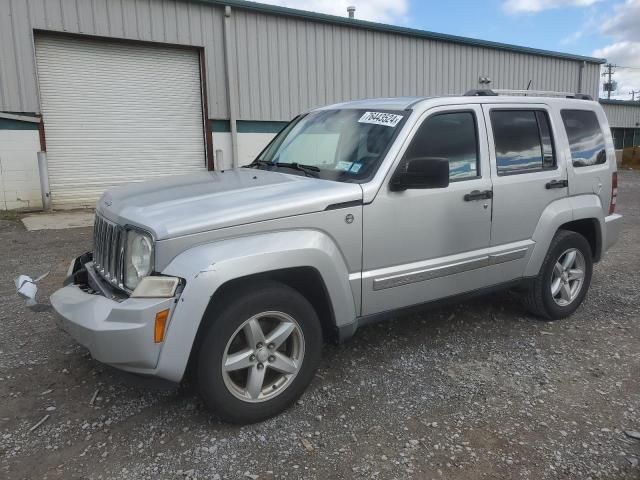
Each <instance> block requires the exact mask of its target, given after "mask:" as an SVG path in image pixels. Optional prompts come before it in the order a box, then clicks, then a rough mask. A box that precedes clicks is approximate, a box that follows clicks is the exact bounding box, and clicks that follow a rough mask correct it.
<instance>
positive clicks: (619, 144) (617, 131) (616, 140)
mask: <svg viewBox="0 0 640 480" xmlns="http://www.w3.org/2000/svg"><path fill="white" fill-rule="evenodd" d="M611 136H612V137H613V146H614V147H615V149H616V150H620V149H622V148H623V146H624V128H612V129H611Z"/></svg>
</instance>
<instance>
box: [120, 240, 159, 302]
mask: <svg viewBox="0 0 640 480" xmlns="http://www.w3.org/2000/svg"><path fill="white" fill-rule="evenodd" d="M152 258H153V240H152V239H151V237H150V236H149V235H148V234H146V233H143V232H141V231H139V230H128V231H127V244H126V247H125V265H124V286H125V287H127V288H128V289H129V290H134V289H135V288H136V287H137V286H138V283H140V280H142V279H143V278H144V277H146V276H147V275H149V274H150V273H151V270H152V268H153V265H152Z"/></svg>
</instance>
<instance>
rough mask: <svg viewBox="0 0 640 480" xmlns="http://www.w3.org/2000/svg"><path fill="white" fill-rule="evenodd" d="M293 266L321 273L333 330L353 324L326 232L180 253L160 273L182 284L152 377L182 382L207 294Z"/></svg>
mask: <svg viewBox="0 0 640 480" xmlns="http://www.w3.org/2000/svg"><path fill="white" fill-rule="evenodd" d="M293 267H313V268H315V269H316V270H317V271H318V272H319V273H320V275H321V277H322V279H323V281H324V283H325V286H326V288H327V292H328V294H329V298H330V301H331V304H332V307H333V312H334V316H335V321H336V326H338V327H339V326H341V325H344V324H347V323H352V322H353V321H354V319H355V317H356V305H355V303H354V297H353V295H352V292H351V287H350V286H349V272H348V269H347V266H346V262H345V260H344V257H343V256H342V253H341V252H340V249H339V248H338V246H337V245H336V244H335V242H334V241H333V240H332V239H331V238H330V237H329V236H328V235H326V234H325V233H323V232H321V231H317V230H292V231H280V232H271V233H265V234H257V235H250V236H247V237H240V238H231V239H227V240H221V241H218V242H214V243H210V244H206V245H199V246H196V247H193V248H191V249H189V250H186V251H185V252H183V253H181V254H180V255H178V256H177V257H176V258H174V259H173V260H172V261H171V263H170V264H169V265H168V266H167V267H166V268H165V269H164V271H163V272H162V273H164V274H166V275H172V276H176V277H182V278H184V279H185V280H186V286H185V288H184V290H183V291H182V294H181V296H180V298H179V300H178V303H177V305H176V308H175V311H174V313H173V315H172V317H171V321H170V324H169V326H168V329H167V333H166V337H165V341H164V344H163V347H162V350H161V352H160V359H159V361H158V365H157V368H156V374H157V375H158V376H160V377H163V378H167V379H170V380H174V381H180V380H181V379H182V376H183V375H184V371H185V369H186V367H187V362H188V360H189V355H190V354H191V348H192V346H193V343H194V340H195V337H196V333H197V331H198V327H199V326H200V322H201V320H202V318H203V315H204V312H205V310H206V308H207V306H208V304H209V301H210V299H211V296H212V295H213V294H214V293H215V292H216V290H217V289H218V288H220V286H222V285H223V284H225V283H226V282H228V281H230V280H234V279H237V278H241V277H245V276H247V275H253V274H256V273H264V272H268V271H273V270H279V269H284V268H293Z"/></svg>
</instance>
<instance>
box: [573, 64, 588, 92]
mask: <svg viewBox="0 0 640 480" xmlns="http://www.w3.org/2000/svg"><path fill="white" fill-rule="evenodd" d="M586 66H587V62H585V61H582V62H580V69H579V70H578V91H577V92H576V93H584V92H583V91H582V78H583V77H584V68H585V67H586Z"/></svg>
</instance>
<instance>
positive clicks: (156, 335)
mask: <svg viewBox="0 0 640 480" xmlns="http://www.w3.org/2000/svg"><path fill="white" fill-rule="evenodd" d="M168 319H169V309H166V310H162V311H161V312H158V313H156V324H155V328H154V330H153V341H154V342H156V343H162V341H163V340H164V332H165V329H166V328H167V320H168Z"/></svg>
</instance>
